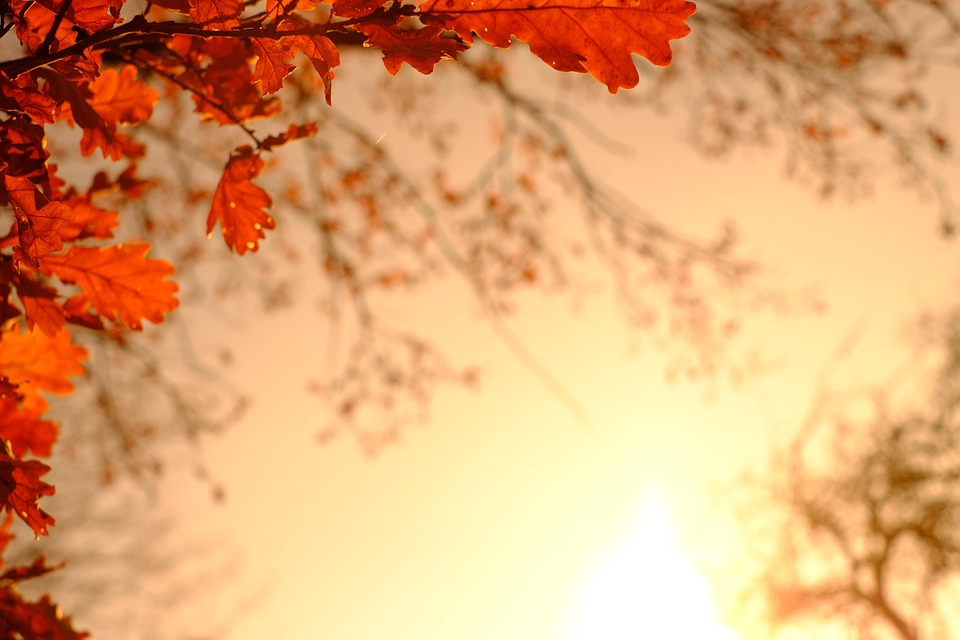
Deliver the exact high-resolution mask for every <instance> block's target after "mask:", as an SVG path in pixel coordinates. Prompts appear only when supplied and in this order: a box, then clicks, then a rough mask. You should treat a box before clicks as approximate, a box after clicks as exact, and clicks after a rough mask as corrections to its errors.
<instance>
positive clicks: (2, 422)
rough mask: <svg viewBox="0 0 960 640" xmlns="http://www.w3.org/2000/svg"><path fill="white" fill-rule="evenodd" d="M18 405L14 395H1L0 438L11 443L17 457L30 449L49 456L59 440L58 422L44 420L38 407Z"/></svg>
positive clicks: (38, 454)
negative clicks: (29, 407) (31, 407)
mask: <svg viewBox="0 0 960 640" xmlns="http://www.w3.org/2000/svg"><path fill="white" fill-rule="evenodd" d="M18 405H19V403H18V402H17V399H16V398H14V397H12V396H2V397H0V439H3V440H6V441H7V442H9V443H10V447H11V449H12V451H13V455H15V456H17V457H23V455H24V454H26V453H27V452H30V451H32V452H33V454H34V455H37V456H49V455H50V453H51V452H52V447H53V443H54V442H56V441H57V425H56V423H54V422H50V421H49V420H43V419H42V418H41V412H40V411H38V410H36V409H24V408H22V407H20V406H18Z"/></svg>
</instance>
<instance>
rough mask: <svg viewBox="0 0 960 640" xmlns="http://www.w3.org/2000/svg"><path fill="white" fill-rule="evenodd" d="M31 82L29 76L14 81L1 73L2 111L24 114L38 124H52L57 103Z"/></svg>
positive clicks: (0, 107) (0, 106)
mask: <svg viewBox="0 0 960 640" xmlns="http://www.w3.org/2000/svg"><path fill="white" fill-rule="evenodd" d="M29 80H30V76H29V75H27V74H23V75H21V76H20V77H19V78H18V79H17V81H13V80H10V78H8V77H7V75H6V74H4V73H2V72H0V109H3V110H4V111H6V112H7V113H24V114H26V115H28V116H30V118H31V119H32V120H33V121H34V122H36V123H38V124H52V123H53V114H54V112H55V111H56V108H57V101H56V100H54V99H53V98H51V97H49V96H47V95H44V94H43V93H42V92H41V91H40V90H39V89H38V88H37V87H36V86H34V85H32V83H31V82H30V81H29Z"/></svg>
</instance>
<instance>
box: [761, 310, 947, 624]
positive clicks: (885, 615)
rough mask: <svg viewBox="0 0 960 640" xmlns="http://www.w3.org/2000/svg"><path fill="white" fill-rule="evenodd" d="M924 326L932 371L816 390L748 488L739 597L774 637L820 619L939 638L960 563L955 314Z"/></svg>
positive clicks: (912, 371)
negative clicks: (744, 583) (748, 574)
mask: <svg viewBox="0 0 960 640" xmlns="http://www.w3.org/2000/svg"><path fill="white" fill-rule="evenodd" d="M923 333H924V334H925V336H926V339H927V341H928V344H927V345H926V346H925V347H924V348H923V349H922V353H921V355H922V356H925V359H926V360H927V361H929V358H930V355H931V352H932V354H933V355H934V356H935V357H936V358H937V360H938V362H937V364H936V366H935V367H934V375H933V376H932V381H929V382H928V378H929V376H926V375H923V374H922V373H919V374H918V370H920V367H919V365H917V364H916V363H915V364H914V365H913V366H911V367H909V368H908V369H907V370H906V371H901V372H900V373H899V374H898V375H897V377H895V378H894V379H893V380H892V381H891V382H890V383H888V385H886V386H885V387H883V388H879V389H874V390H871V391H870V392H868V393H865V394H860V393H858V394H853V395H850V394H831V393H829V392H827V391H825V392H823V393H822V394H821V395H820V398H819V399H818V401H817V402H816V403H815V405H814V408H813V411H812V412H811V414H810V416H809V417H808V419H807V420H806V421H805V422H804V424H803V426H802V428H801V430H800V431H799V433H798V434H797V436H796V437H795V438H794V439H793V441H792V443H791V444H790V446H789V447H788V448H787V450H786V451H785V452H784V453H783V454H782V455H780V456H778V457H777V462H776V463H775V465H774V469H778V471H774V472H772V474H771V478H770V479H769V480H768V481H764V480H760V481H759V482H760V483H761V484H760V486H762V487H763V489H761V490H758V489H756V488H755V489H754V490H753V491H751V492H750V493H751V495H753V496H754V498H755V499H754V500H751V501H750V503H751V504H752V507H751V508H752V515H750V516H747V517H746V522H747V524H748V526H749V527H751V528H752V529H753V530H754V531H755V532H756V533H755V535H754V536H752V537H749V538H748V540H747V544H749V545H751V547H752V548H754V549H755V550H757V551H758V553H759V555H760V558H759V562H760V566H761V570H760V572H759V573H758V574H757V575H756V576H755V577H754V579H753V580H752V582H751V583H750V584H749V586H748V587H747V591H748V593H747V594H745V596H744V597H745V601H744V602H746V603H748V605H747V610H753V611H754V612H755V613H756V612H758V611H759V612H761V614H760V617H761V620H762V621H763V622H764V623H765V624H766V625H767V628H768V629H769V630H770V635H771V637H776V636H777V635H778V634H779V633H781V632H784V631H787V630H790V629H794V628H808V629H810V630H812V631H811V632H813V633H817V632H818V630H821V631H822V630H823V629H825V628H827V627H830V626H833V627H834V628H839V629H842V630H844V631H846V632H847V634H848V636H849V637H862V638H880V637H884V638H885V637H895V638H900V639H902V640H918V639H920V638H945V637H949V635H950V632H949V631H948V629H949V626H947V625H949V624H950V619H951V618H952V617H953V610H952V608H951V602H954V601H955V593H954V592H953V591H951V589H952V588H953V587H952V586H951V580H953V579H955V577H956V575H957V571H958V569H960V537H958V524H960V453H958V452H960V447H958V445H960V424H958V421H957V417H958V415H957V411H958V408H960V395H958V390H960V388H958V382H957V381H958V376H957V373H958V365H960V357H958V356H960V315H958V314H957V313H956V312H953V313H951V314H949V315H948V316H946V317H944V318H938V319H936V320H933V319H931V318H928V319H927V320H925V322H924V323H923ZM920 360H923V358H921V359H920ZM923 387H926V392H925V393H924V392H923ZM916 398H922V400H920V401H918V400H916ZM754 481H756V479H755V480H754ZM758 494H759V497H757V496H758ZM757 500H759V501H760V503H761V504H763V505H764V508H762V509H757V506H758V503H757ZM771 528H772V532H771ZM771 533H772V535H771ZM761 536H762V537H763V538H765V539H766V540H768V541H771V540H772V544H765V543H764V542H763V541H762V540H761V539H760V537H761ZM760 550H762V551H760ZM805 625H806V626H805Z"/></svg>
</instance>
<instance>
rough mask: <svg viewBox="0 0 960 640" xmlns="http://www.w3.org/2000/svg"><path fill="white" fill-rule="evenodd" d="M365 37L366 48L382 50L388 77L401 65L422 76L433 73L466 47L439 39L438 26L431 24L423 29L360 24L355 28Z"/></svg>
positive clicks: (460, 43) (448, 39)
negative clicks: (439, 64) (437, 66)
mask: <svg viewBox="0 0 960 640" xmlns="http://www.w3.org/2000/svg"><path fill="white" fill-rule="evenodd" d="M354 28H355V29H356V30H357V31H359V32H360V33H362V34H364V35H366V36H367V40H366V42H364V43H363V45H364V46H365V47H378V48H380V49H381V50H382V51H383V66H385V67H386V68H387V71H389V72H390V73H391V75H397V72H398V71H400V65H402V64H403V63H404V62H406V63H407V64H409V65H410V66H411V67H413V68H414V69H416V70H417V71H419V72H420V73H423V74H428V73H431V72H433V67H434V65H435V64H437V63H438V62H440V61H441V60H447V59H454V58H456V57H457V52H459V51H463V50H465V49H466V48H467V47H466V45H465V44H463V43H462V42H460V41H459V40H455V39H453V38H442V37H440V32H441V31H443V29H442V28H441V27H440V25H437V24H431V25H428V26H426V27H424V28H422V29H400V28H399V27H397V26H396V25H387V26H383V25H379V24H363V25H357V26H356V27H354Z"/></svg>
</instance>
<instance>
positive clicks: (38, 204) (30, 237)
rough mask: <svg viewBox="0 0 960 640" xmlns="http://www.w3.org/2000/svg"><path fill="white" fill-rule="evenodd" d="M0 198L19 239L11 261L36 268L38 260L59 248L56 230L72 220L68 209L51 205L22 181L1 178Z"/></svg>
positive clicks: (38, 264)
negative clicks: (7, 207) (10, 211)
mask: <svg viewBox="0 0 960 640" xmlns="http://www.w3.org/2000/svg"><path fill="white" fill-rule="evenodd" d="M0 195H3V196H4V197H5V198H6V200H7V201H9V202H10V204H11V205H13V211H14V215H15V216H16V219H17V229H18V232H19V236H20V250H19V251H16V252H15V257H16V258H17V259H18V260H20V261H22V262H26V263H27V264H29V265H30V266H32V267H34V268H37V267H39V266H40V259H41V258H43V257H44V256H46V255H47V254H48V253H51V252H53V251H59V250H60V249H62V248H63V240H61V238H60V234H59V232H58V230H59V228H60V227H61V226H62V225H63V224H64V223H66V222H69V221H70V220H72V219H73V213H72V212H71V211H70V208H69V207H67V206H66V205H65V204H63V203H62V202H51V201H49V200H47V198H46V196H44V195H43V194H42V193H40V190H39V189H37V187H36V186H34V184H33V183H32V182H30V181H29V180H27V179H26V178H21V177H17V176H4V178H3V193H2V194H0Z"/></svg>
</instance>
